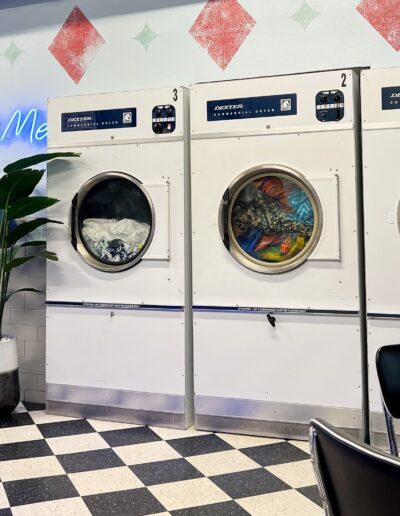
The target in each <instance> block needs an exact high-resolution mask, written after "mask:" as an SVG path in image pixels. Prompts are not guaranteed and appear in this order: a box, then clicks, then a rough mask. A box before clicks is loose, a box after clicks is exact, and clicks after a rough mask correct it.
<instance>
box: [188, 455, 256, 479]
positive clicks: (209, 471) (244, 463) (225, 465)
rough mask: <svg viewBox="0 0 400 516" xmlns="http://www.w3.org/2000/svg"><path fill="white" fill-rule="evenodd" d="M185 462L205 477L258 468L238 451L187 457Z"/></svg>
mask: <svg viewBox="0 0 400 516" xmlns="http://www.w3.org/2000/svg"><path fill="white" fill-rule="evenodd" d="M186 460H187V461H188V462H190V463H191V464H192V465H193V466H194V467H195V468H197V469H198V470H199V471H200V472H201V473H203V475H205V476H206V477H211V476H213V475H224V474H226V473H234V472H236V471H245V470H249V469H255V468H259V467H260V465H259V464H257V463H256V462H254V461H253V460H251V459H250V458H249V457H246V455H244V454H243V453H241V452H240V451H238V450H229V451H223V452H216V453H207V454H205V455H194V456H192V457H187V458H186Z"/></svg>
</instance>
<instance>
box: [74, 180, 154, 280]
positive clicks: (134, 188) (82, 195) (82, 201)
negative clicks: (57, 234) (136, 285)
mask: <svg viewBox="0 0 400 516" xmlns="http://www.w3.org/2000/svg"><path fill="white" fill-rule="evenodd" d="M154 224H155V216H154V208H153V204H152V202H151V199H150V197H149V195H148V194H147V192H146V190H145V189H144V187H143V185H142V183H141V182H140V181H139V180H138V179H136V178H135V177H133V176H131V175H129V174H126V173H123V172H104V173H101V174H98V175H96V176H94V177H93V178H91V179H90V180H89V181H87V182H86V183H85V184H84V185H83V186H82V187H81V189H80V190H79V192H78V193H77V194H76V196H75V197H74V200H73V202H72V206H71V241H72V244H73V246H74V247H75V248H76V251H77V252H78V253H79V254H80V256H81V257H82V258H83V260H84V261H85V262H86V263H88V264H89V265H91V266H92V267H94V268H96V269H99V270H101V271H104V272H119V271H122V270H126V269H128V268H130V267H133V266H134V265H136V264H137V263H138V262H139V261H140V260H141V259H142V257H143V255H144V254H145V253H146V251H147V249H148V248H149V246H150V243H151V240H152V238H153V234H154Z"/></svg>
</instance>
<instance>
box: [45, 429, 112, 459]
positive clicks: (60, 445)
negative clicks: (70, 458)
mask: <svg viewBox="0 0 400 516" xmlns="http://www.w3.org/2000/svg"><path fill="white" fill-rule="evenodd" d="M46 441H47V444H48V445H49V446H50V448H51V451H52V452H53V453H54V454H55V455H62V454H63V453H77V452H85V451H90V450H102V449H104V448H109V445H108V444H107V443H106V442H105V440H104V439H103V438H102V437H101V436H100V435H99V434H96V433H92V434H80V435H68V436H65V437H51V438H50V439H46Z"/></svg>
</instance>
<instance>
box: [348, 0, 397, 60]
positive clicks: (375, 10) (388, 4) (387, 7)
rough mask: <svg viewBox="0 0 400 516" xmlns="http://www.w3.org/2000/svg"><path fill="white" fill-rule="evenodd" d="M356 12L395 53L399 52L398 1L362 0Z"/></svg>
mask: <svg viewBox="0 0 400 516" xmlns="http://www.w3.org/2000/svg"><path fill="white" fill-rule="evenodd" d="M357 10H358V12H359V13H360V14H362V16H364V18H365V19H366V20H367V21H368V22H369V23H370V24H371V25H372V27H373V28H374V29H375V30H377V31H378V32H379V34H380V35H381V36H382V37H383V38H385V40H386V41H387V42H388V43H389V44H390V45H392V47H393V48H394V49H395V50H396V51H397V52H398V51H399V50H400V4H399V1H398V0H362V2H360V3H359V5H358V6H357Z"/></svg>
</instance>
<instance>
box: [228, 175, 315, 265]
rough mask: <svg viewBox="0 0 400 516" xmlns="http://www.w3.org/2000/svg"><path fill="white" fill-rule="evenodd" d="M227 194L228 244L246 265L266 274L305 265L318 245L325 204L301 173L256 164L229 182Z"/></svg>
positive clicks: (229, 248) (235, 255)
mask: <svg viewBox="0 0 400 516" xmlns="http://www.w3.org/2000/svg"><path fill="white" fill-rule="evenodd" d="M227 197H228V198H229V203H228V205H227V203H226V201H225V204H222V205H221V213H220V217H221V218H220V228H221V231H222V232H223V239H224V242H226V240H227V237H228V240H229V246H227V245H226V244H225V247H227V249H228V250H229V251H230V253H231V254H232V255H233V256H234V258H236V260H238V261H239V262H240V263H241V264H242V265H244V266H246V267H248V268H249V269H252V270H254V271H257V272H263V273H279V272H285V271H288V270H291V269H293V268H295V267H298V266H299V265H301V264H302V263H304V262H305V260H306V259H307V258H308V257H309V256H310V254H311V253H312V251H313V250H314V249H315V246H316V245H317V243H318V240H319V237H320V235H321V230H322V210H321V204H320V201H319V199H318V196H317V194H316V192H315V190H314V189H313V187H312V186H311V184H310V183H309V182H308V181H307V180H306V179H305V177H304V176H303V175H301V174H299V173H298V172H296V171H293V170H291V169H287V168H286V167H278V166H266V165H263V166H260V167H256V168H253V169H251V170H249V171H247V172H245V173H243V174H241V175H240V176H239V177H238V178H237V179H236V180H235V181H234V182H233V183H232V184H231V185H230V187H229V195H228V196H227V195H226V192H225V194H224V198H225V199H226V198H227ZM223 220H225V224H223ZM226 222H227V223H226ZM226 230H228V235H226Z"/></svg>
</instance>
